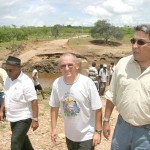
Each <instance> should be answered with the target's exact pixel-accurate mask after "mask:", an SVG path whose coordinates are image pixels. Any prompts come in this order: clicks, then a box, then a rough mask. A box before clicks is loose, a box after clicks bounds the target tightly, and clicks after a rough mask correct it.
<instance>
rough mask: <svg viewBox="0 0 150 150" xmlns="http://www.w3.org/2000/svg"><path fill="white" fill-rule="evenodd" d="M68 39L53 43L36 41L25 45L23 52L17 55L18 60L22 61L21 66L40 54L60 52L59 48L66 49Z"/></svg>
mask: <svg viewBox="0 0 150 150" xmlns="http://www.w3.org/2000/svg"><path fill="white" fill-rule="evenodd" d="M67 42H68V39H60V40H53V41H37V42H35V43H32V45H31V44H28V45H26V47H25V49H24V51H22V52H21V53H20V54H19V56H18V57H19V58H20V59H21V61H22V64H24V63H27V62H28V61H29V60H31V59H32V58H33V57H35V56H38V55H40V54H51V53H56V52H58V50H59V52H60V48H65V49H68V48H69V47H67Z"/></svg>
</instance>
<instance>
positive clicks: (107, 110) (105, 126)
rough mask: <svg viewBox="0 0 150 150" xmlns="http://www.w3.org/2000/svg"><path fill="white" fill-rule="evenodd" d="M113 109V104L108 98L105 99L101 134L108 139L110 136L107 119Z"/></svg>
mask: <svg viewBox="0 0 150 150" xmlns="http://www.w3.org/2000/svg"><path fill="white" fill-rule="evenodd" d="M113 109H114V104H113V103H112V102H111V101H110V100H107V102H106V108H105V115H104V119H103V135H104V137H105V138H106V139H108V138H109V136H110V124H109V120H110V116H111V114H112V111H113Z"/></svg>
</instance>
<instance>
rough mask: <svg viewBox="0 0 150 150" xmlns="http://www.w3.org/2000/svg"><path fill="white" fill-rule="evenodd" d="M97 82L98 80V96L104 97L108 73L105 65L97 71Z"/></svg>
mask: <svg viewBox="0 0 150 150" xmlns="http://www.w3.org/2000/svg"><path fill="white" fill-rule="evenodd" d="M99 80H100V91H99V93H100V96H103V95H104V92H105V89H106V85H107V82H108V71H107V65H106V64H103V68H102V69H101V70H100V71H99Z"/></svg>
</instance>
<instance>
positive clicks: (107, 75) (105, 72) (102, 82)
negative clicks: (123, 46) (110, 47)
mask: <svg viewBox="0 0 150 150" xmlns="http://www.w3.org/2000/svg"><path fill="white" fill-rule="evenodd" d="M114 70H115V64H114V62H111V63H110V65H109V66H107V64H100V66H99V68H97V67H96V62H95V61H94V62H92V65H91V67H89V70H88V77H90V78H91V79H92V80H93V82H94V83H95V85H96V88H97V90H98V91H99V95H100V96H103V95H104V93H105V90H106V86H107V85H110V82H111V79H112V75H113V72H114Z"/></svg>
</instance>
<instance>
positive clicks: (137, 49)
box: [132, 31, 150, 63]
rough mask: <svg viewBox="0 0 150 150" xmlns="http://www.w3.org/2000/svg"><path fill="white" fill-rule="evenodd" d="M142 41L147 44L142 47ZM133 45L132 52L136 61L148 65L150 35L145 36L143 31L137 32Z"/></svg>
mask: <svg viewBox="0 0 150 150" xmlns="http://www.w3.org/2000/svg"><path fill="white" fill-rule="evenodd" d="M140 40H143V41H144V43H145V44H143V43H142V44H143V45H141V42H140ZM133 41H134V42H133V44H132V52H133V56H134V59H135V60H136V61H137V62H139V63H140V62H142V63H147V62H150V43H146V42H150V38H149V35H148V34H145V33H144V32H142V31H137V32H135V34H134V37H133Z"/></svg>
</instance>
